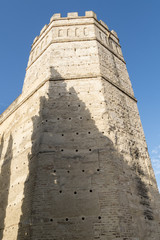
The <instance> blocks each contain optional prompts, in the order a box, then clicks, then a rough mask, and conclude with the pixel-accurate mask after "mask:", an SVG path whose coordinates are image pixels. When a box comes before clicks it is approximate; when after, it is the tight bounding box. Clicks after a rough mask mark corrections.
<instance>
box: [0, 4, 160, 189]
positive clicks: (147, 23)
mask: <svg viewBox="0 0 160 240" xmlns="http://www.w3.org/2000/svg"><path fill="white" fill-rule="evenodd" d="M89 10H92V11H94V12H96V14H97V17H98V20H100V19H102V20H103V21H104V22H105V23H106V24H107V25H108V27H109V29H110V30H112V29H114V30H115V31H116V32H117V33H118V36H119V38H120V43H121V46H122V51H123V55H124V58H125V60H126V63H127V69H128V72H129V75H130V79H131V82H132V86H133V89H134V92H135V97H136V98H137V99H138V108H139V112H140V116H141V121H142V125H143V128H144V132H145V136H146V140H147V144H148V148H149V153H150V156H151V159H152V165H153V167H154V171H155V174H156V178H157V181H158V185H159V188H160V127H159V124H160V121H159V120H160V94H159V92H160V77H159V70H160V27H159V26H160V1H159V0H134V1H131V0H103V1H96V0H95V1H93V0H81V1H75V0H74V1H73V0H59V1H55V0H27V1H22V0H14V1H13V0H0V76H1V80H0V113H2V112H3V111H4V110H5V109H6V108H7V106H8V105H10V104H11V103H12V102H13V100H14V99H15V98H17V97H18V95H19V94H20V93H21V89H22V85H23V80H24V76H25V68H26V66H27V61H28V57H29V51H30V47H31V44H32V42H33V39H34V38H35V36H36V35H39V32H40V30H41V29H42V27H43V26H44V25H45V24H48V23H49V20H50V17H51V16H52V15H53V14H54V13H61V14H62V16H63V17H65V16H66V15H67V12H79V15H81V16H83V15H84V13H85V11H89Z"/></svg>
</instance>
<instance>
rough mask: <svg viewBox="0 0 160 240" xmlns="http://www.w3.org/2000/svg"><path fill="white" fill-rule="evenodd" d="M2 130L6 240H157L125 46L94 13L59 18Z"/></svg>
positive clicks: (46, 32)
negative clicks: (122, 47) (121, 45)
mask: <svg viewBox="0 0 160 240" xmlns="http://www.w3.org/2000/svg"><path fill="white" fill-rule="evenodd" d="M0 121H1V122H0V124H1V125H0V134H1V135H0V159H1V162H0V167H1V174H0V189H2V190H0V191H1V200H0V201H1V204H0V206H1V212H2V213H3V214H1V215H0V238H1V239H3V240H13V239H14V240H35V239H41V240H46V239H48V240H53V239H56V240H62V239H65V240H67V239H70V240H71V239H77V240H82V239H83V240H93V239H99V240H103V239H107V240H115V239H116V240H124V239H128V240H151V239H153V240H158V239H159V236H160V231H159V230H158V229H159V224H160V223H159V210H158V206H159V193H158V189H157V185H156V181H155V176H154V173H153V169H152V166H151V163H150V159H149V156H148V151H147V145H146V142H145V137H144V133H143V129H142V126H141V122H140V118H139V113H138V109H137V105H136V99H135V98H134V93H133V90H132V86H131V83H130V80H129V76H128V73H127V69H126V66H125V61H124V59H123V56H122V52H121V48H120V45H119V39H118V37H117V34H116V33H115V32H114V31H109V29H108V27H107V25H106V24H105V23H103V22H102V21H98V20H97V18H96V15H95V14H94V13H93V12H86V14H85V16H84V17H80V16H78V15H77V13H68V15H67V17H65V18H61V15H60V14H55V15H53V17H52V18H51V20H50V23H49V24H48V25H45V26H44V28H43V29H42V30H41V32H40V35H39V36H38V37H36V38H35V40H34V42H33V44H32V49H31V53H30V57H29V62H28V66H27V69H26V76H25V81H24V87H23V92H22V95H20V96H19V98H17V100H16V101H15V102H14V103H13V104H12V105H11V106H10V107H9V108H8V109H7V110H6V111H5V112H4V113H3V115H2V116H1V119H0ZM4 228H5V229H4ZM3 229H4V231H3Z"/></svg>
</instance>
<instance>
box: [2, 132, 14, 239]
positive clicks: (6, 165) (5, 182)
mask: <svg viewBox="0 0 160 240" xmlns="http://www.w3.org/2000/svg"><path fill="white" fill-rule="evenodd" d="M3 145H4V136H2V139H1V145H0V161H2V151H3ZM12 145H13V139H12V135H10V138H9V141H8V147H7V150H6V153H5V156H4V160H3V163H2V166H1V173H0V239H3V231H4V228H5V217H6V209H7V205H8V195H9V188H10V175H11V170H10V168H11V161H12V157H13V153H12Z"/></svg>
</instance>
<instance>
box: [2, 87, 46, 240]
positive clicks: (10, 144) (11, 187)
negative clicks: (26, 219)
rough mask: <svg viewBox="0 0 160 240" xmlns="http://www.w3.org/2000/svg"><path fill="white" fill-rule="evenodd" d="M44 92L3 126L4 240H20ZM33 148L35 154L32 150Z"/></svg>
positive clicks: (27, 103) (14, 113) (14, 114)
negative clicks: (35, 120) (34, 125)
mask: <svg viewBox="0 0 160 240" xmlns="http://www.w3.org/2000/svg"><path fill="white" fill-rule="evenodd" d="M44 89H45V86H44V87H43V88H41V90H40V91H38V92H36V93H35V94H34V95H33V96H32V97H31V98H29V99H28V100H27V101H26V102H24V103H23V104H22V105H21V106H20V107H19V108H18V109H17V110H16V111H15V112H13V113H12V114H11V115H10V116H9V117H8V118H7V119H6V120H5V121H4V122H3V123H2V124H1V125H0V133H1V136H0V149H1V151H0V155H1V156H0V159H1V161H0V169H1V171H0V195H1V203H0V212H1V214H0V226H1V229H0V237H1V239H7V240H13V239H16V237H17V232H18V224H19V220H20V215H21V206H22V203H23V198H24V185H25V184H26V182H28V184H29V179H27V177H28V174H29V169H28V164H29V159H30V158H31V156H32V155H33V154H36V151H37V144H38V141H39V140H38V138H39V136H38V134H36V136H35V137H34V138H33V137H32V139H31V136H32V134H33V118H34V116H35V115H38V112H39V105H40V102H39V100H40V96H41V95H42V94H43V95H44V94H45V90H44ZM15 107H16V106H15ZM40 126H41V122H40V121H39V125H37V132H38V129H39V127H40ZM39 135H40V134H39ZM33 146H34V151H33V150H32V148H33ZM32 157H33V156H32ZM3 228H4V229H3ZM2 235H3V238H2Z"/></svg>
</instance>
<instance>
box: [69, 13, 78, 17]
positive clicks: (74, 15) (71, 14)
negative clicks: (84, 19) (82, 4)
mask: <svg viewBox="0 0 160 240" xmlns="http://www.w3.org/2000/svg"><path fill="white" fill-rule="evenodd" d="M77 17H78V12H70V13H67V18H77Z"/></svg>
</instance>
